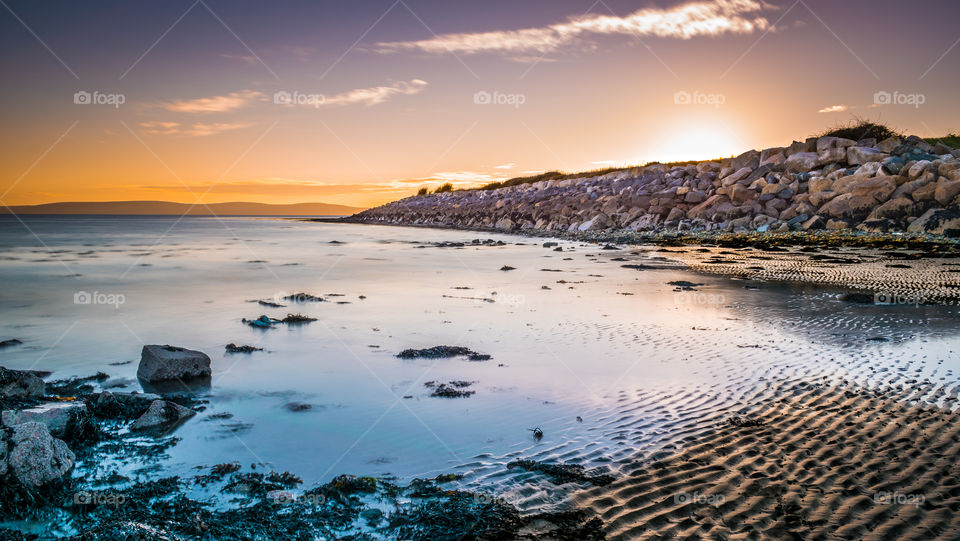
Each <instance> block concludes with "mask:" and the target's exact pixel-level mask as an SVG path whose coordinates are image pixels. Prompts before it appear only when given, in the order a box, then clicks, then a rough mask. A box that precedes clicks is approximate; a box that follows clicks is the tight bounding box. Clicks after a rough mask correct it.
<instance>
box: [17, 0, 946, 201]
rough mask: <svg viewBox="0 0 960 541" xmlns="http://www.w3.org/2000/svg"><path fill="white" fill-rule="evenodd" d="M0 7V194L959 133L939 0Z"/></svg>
mask: <svg viewBox="0 0 960 541" xmlns="http://www.w3.org/2000/svg"><path fill="white" fill-rule="evenodd" d="M0 4H2V6H0V70H2V73H3V84H2V86H0V110H2V116H0V118H2V120H3V122H2V127H0V148H2V149H3V160H0V194H2V195H0V201H2V203H3V204H5V205H22V204H36V203H46V202H57V201H104V200H142V199H150V200H170V201H179V202H186V203H193V202H197V201H202V202H223V201H261V202H267V203H295V202H306V201H323V202H329V203H339V204H347V205H355V206H370V205H375V204H379V203H383V202H386V201H389V200H393V199H397V198H399V197H403V196H406V195H409V194H411V193H412V192H413V191H415V190H416V189H417V188H419V187H420V186H423V185H431V186H436V185H438V184H440V183H441V182H444V181H452V182H454V184H455V185H458V186H469V185H476V184H479V183H485V182H490V181H492V180H497V179H504V178H509V177H514V176H521V175H526V174H531V173H536V172H541V171H546V170H554V169H559V170H566V171H577V170H587V169H596V168H601V167H608V166H611V165H630V164H637V163H643V162H645V161H651V160H663V161H667V160H678V159H695V158H711V157H717V156H729V155H731V154H735V153H739V152H741V151H743V150H746V149H749V148H762V147H765V146H778V145H785V144H789V143H790V142H791V141H792V140H793V139H798V138H804V137H806V136H809V135H811V134H813V133H814V132H817V131H821V130H822V129H823V128H825V127H828V126H831V125H833V124H836V123H838V122H843V121H847V120H849V119H850V118H851V116H852V115H859V116H863V117H867V118H869V119H873V120H877V119H879V120H881V121H883V122H885V123H888V124H890V125H892V126H894V127H896V128H900V129H902V130H904V131H907V132H910V133H916V134H918V135H921V136H936V135H943V134H946V133H947V132H950V131H954V132H956V131H960V115H958V112H960V109H958V107H957V89H958V88H960V45H958V41H960V26H958V25H957V24H956V21H957V20H960V2H956V1H955V0H942V1H924V2H916V3H912V4H909V5H905V3H904V2H900V1H894V0H889V1H881V0H803V1H794V0H768V1H765V2H763V1H758V0H717V1H695V2H672V1H667V0H655V1H654V0H643V1H618V0H597V1H573V0H536V1H522V0H510V1H500V0H493V1H489V0H488V1H485V2H450V1H423V0H385V1H363V2H357V1H340V2H322V1H295V2H250V1H242V0H231V1H226V0H187V1H183V2H181V1H173V0H170V1H164V2H159V1H148V2H139V1H138V2H126V1H116V2H96V1H84V2H76V1H45V0H41V1H36V0H35V1H26V0H2V1H0ZM278 92H280V94H278ZM284 92H287V93H289V95H288V94H284ZM878 92H879V93H881V94H879V95H877V93H878ZM78 93H80V94H78ZM83 93H89V96H87V95H86V94H83ZM678 93H680V94H678ZM684 93H686V94H684ZM883 93H889V94H888V95H889V97H890V99H889V100H886V99H885V98H884V96H885V95H887V94H883ZM88 98H89V101H99V102H100V103H84V102H85V101H87V100H88ZM76 101H79V102H81V103H76ZM878 101H879V103H878ZM887 101H889V102H891V103H887ZM120 102H122V103H120ZM291 102H293V103H291ZM488 102H490V103H488ZM688 102H689V103H688ZM898 102H899V103H898Z"/></svg>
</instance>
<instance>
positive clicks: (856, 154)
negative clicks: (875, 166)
mask: <svg viewBox="0 0 960 541" xmlns="http://www.w3.org/2000/svg"><path fill="white" fill-rule="evenodd" d="M889 157H890V155H889V154H886V153H883V152H880V151H879V150H877V149H875V148H868V147H850V148H848V149H847V163H849V164H850V165H863V164H865V163H870V162H882V161H883V160H885V159H887V158H889Z"/></svg>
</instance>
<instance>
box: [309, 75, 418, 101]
mask: <svg viewBox="0 0 960 541" xmlns="http://www.w3.org/2000/svg"><path fill="white" fill-rule="evenodd" d="M426 87H427V82H426V81H422V80H420V79H413V80H411V81H400V82H397V83H394V84H392V85H388V86H375V87H372V88H355V89H353V90H348V91H347V92H341V93H340V94H334V95H332V96H325V97H324V100H323V104H324V105H336V106H344V105H355V104H360V105H366V106H368V107H369V106H371V105H377V104H380V103H383V102H385V101H387V100H389V99H390V98H392V97H394V96H411V95H413V94H419V93H420V92H422V91H423V89H424V88H426Z"/></svg>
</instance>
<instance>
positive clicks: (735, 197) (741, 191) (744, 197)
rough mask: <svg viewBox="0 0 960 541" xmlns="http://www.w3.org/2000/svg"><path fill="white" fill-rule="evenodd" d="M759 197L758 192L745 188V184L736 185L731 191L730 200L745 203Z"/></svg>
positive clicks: (738, 203) (735, 202) (737, 203)
mask: <svg viewBox="0 0 960 541" xmlns="http://www.w3.org/2000/svg"><path fill="white" fill-rule="evenodd" d="M756 197H757V192H755V191H753V190H750V189H747V188H744V187H743V186H734V187H733V188H732V189H731V191H730V200H731V201H733V203H734V204H735V205H743V204H744V203H746V202H748V201H753V200H754V199H756Z"/></svg>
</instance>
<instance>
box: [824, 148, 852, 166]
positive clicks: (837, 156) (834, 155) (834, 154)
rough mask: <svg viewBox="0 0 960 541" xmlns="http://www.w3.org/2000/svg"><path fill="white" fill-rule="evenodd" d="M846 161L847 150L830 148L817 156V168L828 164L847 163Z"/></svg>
mask: <svg viewBox="0 0 960 541" xmlns="http://www.w3.org/2000/svg"><path fill="white" fill-rule="evenodd" d="M846 159H847V150H846V149H845V148H828V149H827V150H824V151H823V152H820V153H819V154H818V155H817V167H820V166H821V165H827V164H828V163H836V162H842V161H846Z"/></svg>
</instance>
